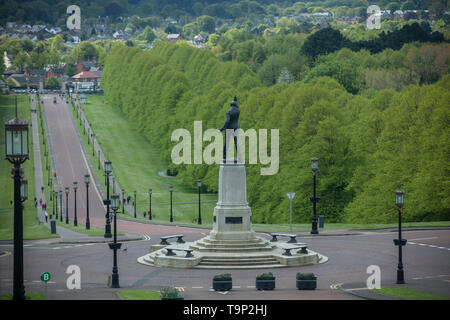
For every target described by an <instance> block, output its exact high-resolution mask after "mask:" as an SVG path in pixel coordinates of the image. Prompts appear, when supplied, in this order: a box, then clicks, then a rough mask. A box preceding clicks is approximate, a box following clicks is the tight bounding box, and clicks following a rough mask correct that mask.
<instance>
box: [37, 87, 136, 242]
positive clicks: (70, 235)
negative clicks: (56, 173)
mask: <svg viewBox="0 0 450 320" xmlns="http://www.w3.org/2000/svg"><path fill="white" fill-rule="evenodd" d="M30 99H31V104H30V105H31V110H32V112H31V118H32V132H33V153H34V172H35V188H36V198H37V199H42V201H43V203H47V202H46V199H45V192H42V189H41V187H42V186H44V182H43V171H42V163H41V150H40V137H39V127H38V111H39V110H38V109H37V107H36V102H37V97H36V96H35V95H30ZM46 140H47V141H50V139H48V137H47V139H46ZM50 153H51V152H50ZM51 162H52V163H53V161H51ZM52 167H53V166H52ZM44 188H45V187H44ZM44 190H45V189H44ZM64 206H65V205H64V201H63V208H64ZM63 212H64V209H63ZM37 214H38V219H39V221H40V223H43V224H44V225H45V226H46V227H48V228H50V216H49V217H48V222H47V223H46V222H45V214H44V211H43V210H42V208H41V206H38V209H37ZM56 232H57V233H58V234H59V235H60V237H61V239H49V242H54V241H55V240H56V241H57V242H62V243H90V242H111V238H108V239H105V238H104V237H100V236H88V235H86V234H83V233H79V232H75V231H72V230H69V229H67V228H64V227H62V226H59V225H58V226H57V227H56ZM141 239H142V236H140V235H136V234H130V233H125V234H124V235H121V236H118V240H120V241H129V240H141Z"/></svg>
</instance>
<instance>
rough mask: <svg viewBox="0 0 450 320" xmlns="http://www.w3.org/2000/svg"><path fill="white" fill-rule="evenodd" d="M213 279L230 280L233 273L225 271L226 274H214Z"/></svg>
mask: <svg viewBox="0 0 450 320" xmlns="http://www.w3.org/2000/svg"><path fill="white" fill-rule="evenodd" d="M213 280H217V281H227V280H228V281H229V280H231V273H224V274H216V275H215V276H214V279H213Z"/></svg>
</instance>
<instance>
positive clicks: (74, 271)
mask: <svg viewBox="0 0 450 320" xmlns="http://www.w3.org/2000/svg"><path fill="white" fill-rule="evenodd" d="M66 273H67V274H70V276H69V277H68V278H67V281H66V286H67V289H69V290H73V289H81V270H80V267H79V266H77V265H74V264H73V265H70V266H68V267H67V270H66Z"/></svg>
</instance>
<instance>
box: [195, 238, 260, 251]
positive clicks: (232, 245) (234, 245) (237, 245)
mask: <svg viewBox="0 0 450 320" xmlns="http://www.w3.org/2000/svg"><path fill="white" fill-rule="evenodd" d="M193 246H196V247H203V248H230V249H233V248H258V247H265V246H267V244H266V243H261V242H259V243H228V244H226V243H223V244H221V243H217V244H216V243H206V242H203V241H200V240H199V241H197V242H195V243H194V244H193Z"/></svg>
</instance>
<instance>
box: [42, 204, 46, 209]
mask: <svg viewBox="0 0 450 320" xmlns="http://www.w3.org/2000/svg"><path fill="white" fill-rule="evenodd" d="M42 207H43V208H44V210H45V211H47V204H46V203H43V204H42Z"/></svg>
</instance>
